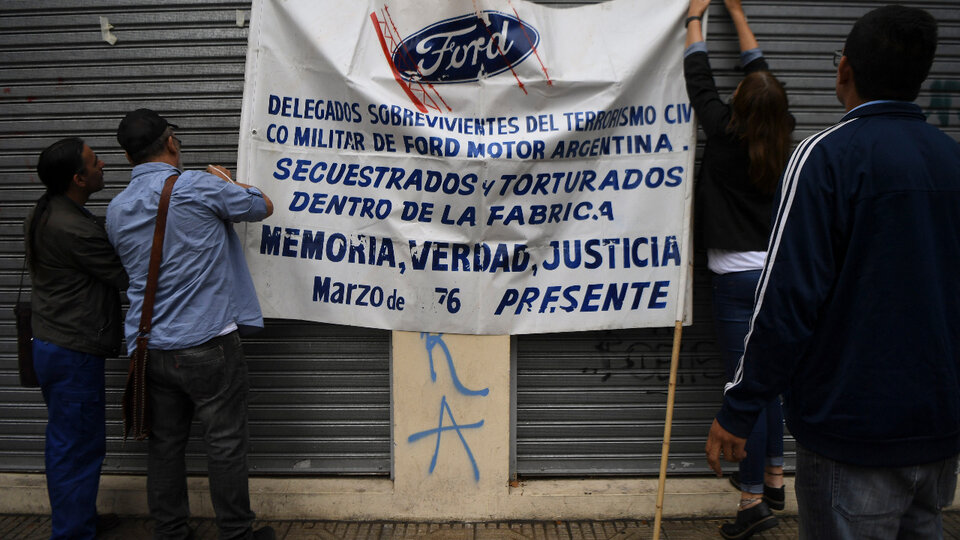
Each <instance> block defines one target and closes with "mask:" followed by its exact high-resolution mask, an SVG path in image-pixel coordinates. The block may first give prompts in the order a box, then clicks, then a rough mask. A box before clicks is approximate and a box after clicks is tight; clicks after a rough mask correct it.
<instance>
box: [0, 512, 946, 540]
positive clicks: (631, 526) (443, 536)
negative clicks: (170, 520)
mask: <svg viewBox="0 0 960 540" xmlns="http://www.w3.org/2000/svg"><path fill="white" fill-rule="evenodd" d="M778 517H779V518H780V526H779V527H777V528H775V529H772V530H769V531H766V532H764V533H761V534H757V535H754V536H753V538H755V539H757V540H764V539H767V540H769V539H774V538H777V539H792V538H797V534H798V533H797V526H798V522H797V517H796V516H790V515H782V514H778ZM723 521H724V520H722V519H669V520H664V521H663V527H662V528H661V532H660V538H663V539H665V540H681V539H685V540H692V539H700V538H720V535H719V534H718V533H717V528H718V527H719V526H720V524H721V523H722V522H723ZM263 525H270V526H272V527H273V528H274V529H275V530H276V531H277V538H278V539H282V540H307V539H325V540H332V539H337V540H340V539H343V540H367V539H370V540H373V539H378V540H388V539H414V538H424V539H426V538H429V539H435V540H495V539H501V538H502V539H516V540H524V539H531V540H533V539H536V540H582V539H586V540H607V539H617V540H628V539H630V540H634V539H637V540H639V539H645V538H653V520H652V519H650V520H634V521H511V522H490V523H417V522H386V521H369V522H347V521H319V520H317V521H313V520H295V521H263V522H258V523H257V524H256V526H257V527H261V526H263ZM191 527H193V529H194V531H195V534H196V540H214V539H216V538H217V529H216V526H215V525H214V523H213V520H212V519H194V520H191ZM943 528H944V538H946V539H956V540H960V510H951V511H948V512H944V519H943ZM151 531H152V523H151V521H150V520H149V519H147V518H144V517H140V516H131V517H126V516H125V517H123V518H122V523H121V524H120V526H119V527H117V528H116V529H113V530H111V531H108V532H107V533H104V534H102V535H100V537H99V538H100V539H101V540H140V539H143V540H148V539H149V538H150V537H151ZM49 537H50V516H37V515H3V516H0V538H2V539H4V540H14V539H15V540H46V539H47V538H49Z"/></svg>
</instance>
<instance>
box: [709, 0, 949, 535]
mask: <svg viewBox="0 0 960 540" xmlns="http://www.w3.org/2000/svg"><path fill="white" fill-rule="evenodd" d="M936 46H937V24H936V21H935V20H934V19H933V17H931V16H930V14H928V13H927V12H925V11H923V10H920V9H917V8H909V7H903V6H886V7H882V8H878V9H876V10H873V11H871V12H869V13H867V14H866V15H864V16H863V17H862V18H861V19H860V20H858V21H857V23H856V24H854V26H853V29H852V30H851V31H850V34H849V35H848V37H847V41H846V45H845V48H844V50H843V52H842V54H841V55H840V56H841V57H840V60H839V65H838V69H837V78H836V89H837V97H838V98H839V99H840V101H841V102H842V103H843V105H844V108H845V109H846V111H847V113H846V115H844V117H843V119H842V120H841V122H840V123H839V124H837V125H835V126H833V127H831V128H828V129H826V130H824V131H822V132H820V133H818V134H816V135H813V136H811V137H809V138H808V139H806V140H805V141H803V142H802V143H800V144H799V145H798V147H797V150H796V151H795V152H794V154H793V156H792V157H791V159H790V161H789V163H788V164H787V168H786V171H785V172H784V174H783V178H782V180H781V186H780V197H779V208H778V211H777V214H776V216H775V219H774V222H773V231H772V236H771V240H770V246H769V249H768V252H767V261H766V264H765V265H764V268H763V273H762V275H761V279H760V283H759V285H758V287H757V292H756V304H755V307H754V313H753V318H752V320H751V323H750V331H749V333H748V334H747V338H746V342H745V348H744V353H743V357H742V358H741V359H740V364H739V367H738V370H737V373H736V376H735V378H734V380H733V381H731V382H730V383H728V384H727V386H726V389H725V394H724V399H723V406H722V408H721V410H720V412H719V414H717V417H716V420H714V423H713V426H712V427H711V428H710V434H709V439H708V441H707V446H706V451H707V460H708V462H709V463H710V465H711V467H712V468H713V469H714V471H716V472H717V473H718V474H719V473H720V463H719V458H720V455H721V454H723V456H724V457H725V458H726V459H728V460H732V461H734V460H739V459H742V457H743V455H744V442H745V441H744V438H745V437H746V436H747V435H748V434H749V433H750V428H751V426H752V423H753V421H754V420H755V419H756V418H757V413H758V412H759V410H760V408H761V407H762V406H765V404H766V403H767V401H769V400H770V399H772V398H774V397H776V396H777V395H778V394H781V393H782V394H783V398H784V412H785V416H786V419H787V425H788V426H789V428H790V432H791V433H792V434H793V436H794V438H795V439H796V441H797V477H796V486H795V488H796V494H797V503H798V506H799V510H800V536H801V538H805V539H815V538H817V539H819V538H830V539H847V538H891V539H892V538H942V537H943V527H942V518H941V513H940V511H941V509H942V508H943V507H944V506H947V505H949V504H950V502H951V501H952V499H953V494H954V491H955V488H956V483H957V476H956V471H957V458H958V453H960V332H958V331H957V329H958V328H960V280H958V279H957V276H956V272H957V267H958V266H960V241H958V236H957V231H958V230H960V145H958V144H957V142H956V141H954V140H953V139H951V138H950V137H949V136H948V135H946V134H945V133H943V132H942V131H940V130H939V129H937V128H935V127H934V126H932V125H930V124H928V123H927V122H926V119H925V117H924V115H923V112H922V111H921V109H920V107H918V106H917V105H915V104H914V103H911V102H912V101H913V100H914V99H916V97H917V95H918V93H919V90H920V86H921V84H922V83H923V81H924V80H925V79H926V77H927V74H928V73H929V71H930V66H931V65H932V63H933V58H934V53H935V51H936Z"/></svg>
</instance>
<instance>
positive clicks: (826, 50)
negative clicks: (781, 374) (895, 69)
mask: <svg viewBox="0 0 960 540" xmlns="http://www.w3.org/2000/svg"><path fill="white" fill-rule="evenodd" d="M885 3H886V2H852V1H842V2H841V1H838V2H833V1H830V2H827V1H821V2H809V1H797V2H794V1H789V2H788V1H781V2H765V1H745V2H744V9H745V11H746V13H747V16H748V18H749V20H750V25H751V27H752V28H753V30H754V32H755V33H756V35H757V38H758V40H759V42H760V46H761V48H762V49H763V51H764V53H765V55H766V56H767V59H768V61H769V63H770V65H771V68H772V69H773V71H774V72H775V73H776V74H777V76H778V77H779V78H780V80H782V81H784V83H785V84H786V87H787V92H788V94H789V99H790V103H791V110H792V111H793V114H794V115H795V116H796V118H797V122H798V126H797V130H796V132H795V139H796V140H798V141H799V140H801V139H802V138H804V137H806V136H808V135H810V134H812V133H815V132H817V131H819V130H820V129H823V128H825V127H827V126H829V125H831V124H833V123H835V122H836V121H837V120H838V119H839V118H840V116H841V114H842V109H841V107H840V105H839V103H838V102H837V99H836V97H835V94H834V75H835V73H836V71H835V69H834V67H833V64H832V53H833V51H835V50H837V49H841V48H843V42H844V39H845V38H846V34H847V32H848V31H849V29H850V27H851V26H852V24H853V22H854V21H855V20H856V19H857V18H858V17H859V16H861V15H862V14H863V13H865V12H867V11H869V10H870V9H873V8H875V7H879V6H881V5H884V4H885ZM900 3H902V4H907V5H915V6H917V7H921V8H924V9H927V10H928V11H930V12H931V13H932V14H933V15H934V17H936V18H937V20H938V21H939V24H940V27H939V28H940V45H939V48H938V50H937V60H936V62H935V63H934V65H933V70H932V73H931V74H930V77H929V78H928V80H927V81H926V83H925V84H924V86H923V89H922V90H921V93H920V97H919V98H918V100H917V103H918V104H920V105H921V106H922V107H923V108H924V109H925V110H926V111H927V112H928V113H929V115H930V117H929V121H930V122H931V123H932V124H934V125H937V126H939V127H941V128H942V129H943V130H944V131H946V132H947V133H948V134H950V135H951V136H952V137H953V138H954V139H957V140H960V9H958V4H957V2H956V1H955V0H951V1H941V2H915V1H904V2H900ZM708 32H709V38H708V46H709V49H710V57H711V63H712V64H713V67H714V71H715V74H716V76H717V84H718V85H719V86H720V88H721V89H727V95H729V92H730V91H732V89H733V88H734V87H735V85H736V84H737V82H738V81H739V75H738V72H737V71H736V70H735V69H734V68H735V67H736V66H737V62H738V53H739V49H738V43H737V37H736V32H735V31H734V29H733V25H732V24H731V23H730V19H729V17H728V16H727V14H726V10H725V9H724V7H723V5H722V3H721V2H714V3H713V5H711V7H710V22H709V26H708ZM700 140H701V144H702V140H703V135H702V132H701V136H700ZM695 265H696V269H695V277H694V313H693V315H694V324H693V326H691V327H687V328H684V331H683V343H682V347H681V352H680V368H679V372H678V379H677V397H676V407H675V412H674V425H673V436H672V443H671V447H670V460H669V472H670V473H671V474H683V473H690V474H704V473H708V472H709V471H708V469H707V465H706V461H705V459H704V457H703V445H704V443H705V441H706V435H707V431H708V430H709V427H710V423H711V422H712V419H713V416H714V414H716V411H717V410H718V409H719V406H720V400H721V397H722V394H721V389H722V385H723V382H724V380H723V379H724V375H723V368H722V365H721V363H720V360H719V358H718V355H717V349H716V345H715V343H714V335H715V334H714V328H713V320H712V318H713V315H712V313H713V307H712V303H711V285H710V273H709V271H708V270H706V268H705V266H706V257H705V254H704V253H703V252H702V250H701V252H698V253H697V257H696V260H695ZM672 337H673V330H672V329H636V330H621V331H608V332H589V333H565V334H542V335H528V336H519V337H517V338H516V340H515V342H516V360H515V362H516V369H517V373H516V378H517V396H516V408H517V411H516V417H517V422H516V441H517V447H516V467H515V472H516V473H517V474H520V475H522V476H527V477H531V476H565V475H575V476H584V475H605V474H608V475H656V474H657V473H658V471H659V467H660V450H661V444H662V443H661V441H662V437H663V422H664V418H665V415H666V410H665V408H666V392H667V380H668V376H669V368H670V354H671V350H672ZM785 447H786V453H787V458H788V467H790V466H792V457H793V453H794V444H793V441H792V439H791V438H790V437H789V436H788V437H787V440H786V441H785Z"/></svg>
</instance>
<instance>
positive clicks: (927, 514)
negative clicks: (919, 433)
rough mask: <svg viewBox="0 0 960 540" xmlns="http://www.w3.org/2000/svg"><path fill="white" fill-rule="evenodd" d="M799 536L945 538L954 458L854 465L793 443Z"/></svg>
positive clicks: (954, 476) (953, 487) (954, 474)
mask: <svg viewBox="0 0 960 540" xmlns="http://www.w3.org/2000/svg"><path fill="white" fill-rule="evenodd" d="M795 485H796V491H797V503H798V505H799V507H800V538H804V539H809V540H814V539H820V538H831V539H835V540H845V539H854V538H873V539H882V538H890V539H894V538H896V539H901V540H906V539H917V540H931V539H936V538H943V521H942V518H941V515H940V511H941V509H942V508H943V507H945V506H949V505H950V504H951V503H952V502H953V494H954V491H955V490H956V487H957V456H953V457H951V458H949V459H945V460H943V461H937V462H934V463H927V464H924V465H915V466H911V467H858V466H855V465H847V464H845V463H839V462H836V461H833V460H831V459H828V458H826V457H824V456H821V455H819V454H816V453H814V452H811V451H810V450H807V449H806V448H803V447H802V446H800V445H799V444H798V445H797V478H796V483H795Z"/></svg>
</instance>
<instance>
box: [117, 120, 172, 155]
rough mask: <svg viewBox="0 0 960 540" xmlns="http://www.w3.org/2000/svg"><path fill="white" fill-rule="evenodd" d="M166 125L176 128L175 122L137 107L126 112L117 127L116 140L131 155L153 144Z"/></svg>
mask: <svg viewBox="0 0 960 540" xmlns="http://www.w3.org/2000/svg"><path fill="white" fill-rule="evenodd" d="M168 127H172V128H173V129H177V128H178V126H177V125H176V124H171V123H170V122H167V119H166V118H164V117H162V116H160V115H159V114H157V113H156V111H153V110H151V109H137V110H135V111H133V112H130V113H128V114H127V115H126V116H124V117H123V120H121V121H120V127H118V128H117V142H119V143H120V146H121V147H122V148H123V149H124V150H125V151H126V152H127V154H129V155H131V156H135V155H136V154H137V152H140V151H141V150H143V149H144V148H146V147H148V146H150V145H151V144H153V143H154V142H155V141H156V140H157V139H159V138H160V136H161V135H163V132H164V131H166V129H167V128H168Z"/></svg>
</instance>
